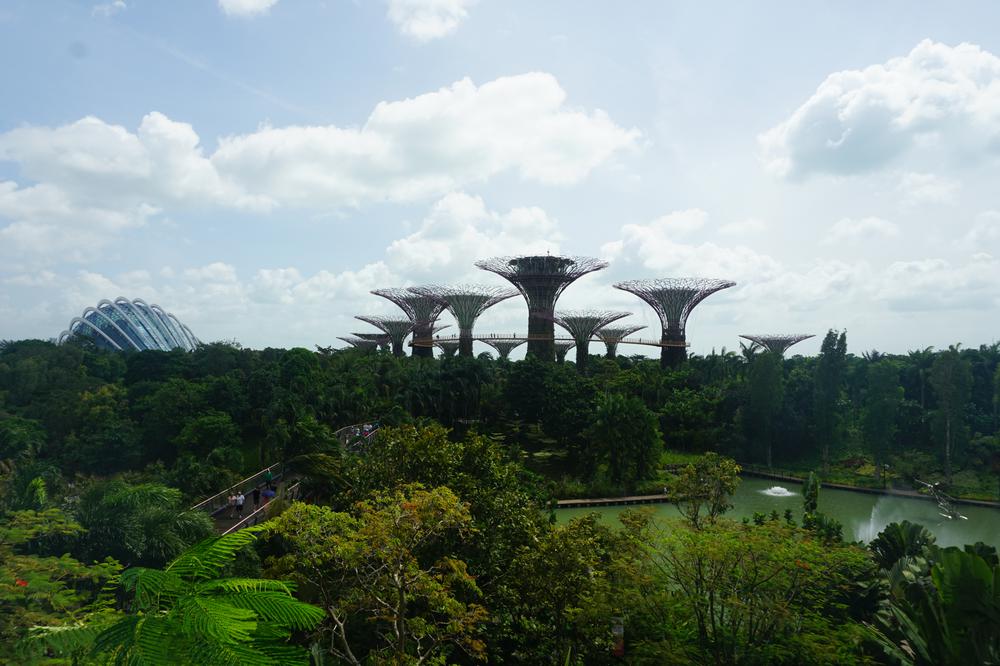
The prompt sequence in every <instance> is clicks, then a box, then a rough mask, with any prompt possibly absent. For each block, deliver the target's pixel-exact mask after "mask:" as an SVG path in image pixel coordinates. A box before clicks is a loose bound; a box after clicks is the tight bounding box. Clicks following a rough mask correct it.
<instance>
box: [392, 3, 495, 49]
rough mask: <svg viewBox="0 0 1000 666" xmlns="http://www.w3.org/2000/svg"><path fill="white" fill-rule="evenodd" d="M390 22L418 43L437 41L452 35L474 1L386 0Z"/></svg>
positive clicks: (467, 14) (466, 15) (466, 16)
mask: <svg viewBox="0 0 1000 666" xmlns="http://www.w3.org/2000/svg"><path fill="white" fill-rule="evenodd" d="M388 1H389V10H388V17H389V20H390V21H392V22H393V24H395V26H396V28H397V29H398V30H399V31H400V32H401V33H403V34H404V35H407V36H408V37H412V38H413V39H415V40H417V41H418V42H427V41H430V40H432V39H438V38H440V37H444V36H446V35H449V34H451V33H452V32H454V31H455V30H456V29H457V28H458V26H459V24H460V23H461V22H462V21H464V20H465V19H466V18H468V16H469V7H471V6H472V5H474V4H476V0H388Z"/></svg>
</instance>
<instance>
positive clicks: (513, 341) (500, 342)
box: [479, 338, 526, 361]
mask: <svg viewBox="0 0 1000 666" xmlns="http://www.w3.org/2000/svg"><path fill="white" fill-rule="evenodd" d="M479 341H480V342H485V343H486V344H488V345H489V346H490V347H493V349H496V350H497V353H498V354H500V358H502V359H503V360H505V361H506V360H507V359H509V358H510V353H511V352H512V351H514V350H515V349H517V348H518V347H520V346H521V345H523V344H524V343H525V342H526V341H525V340H518V339H517V338H479Z"/></svg>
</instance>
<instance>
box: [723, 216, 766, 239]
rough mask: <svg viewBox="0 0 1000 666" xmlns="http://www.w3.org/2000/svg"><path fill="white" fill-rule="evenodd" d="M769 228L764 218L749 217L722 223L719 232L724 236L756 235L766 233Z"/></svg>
mask: <svg viewBox="0 0 1000 666" xmlns="http://www.w3.org/2000/svg"><path fill="white" fill-rule="evenodd" d="M768 228H769V227H768V224H767V222H765V221H764V220H761V219H758V218H756V217H748V218H747V219H745V220H739V221H737V222H730V223H728V224H724V225H722V227H720V228H719V233H720V234H722V235H724V236H754V235H756V234H761V233H764V232H765V231H767V230H768Z"/></svg>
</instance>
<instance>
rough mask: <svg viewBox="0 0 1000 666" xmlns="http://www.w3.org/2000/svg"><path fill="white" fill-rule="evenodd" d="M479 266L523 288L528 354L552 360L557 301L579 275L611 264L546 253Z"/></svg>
mask: <svg viewBox="0 0 1000 666" xmlns="http://www.w3.org/2000/svg"><path fill="white" fill-rule="evenodd" d="M476 266H477V267H479V268H482V269H483V270H485V271H491V272H493V273H496V274H497V275H499V276H500V277H502V278H504V279H506V280H508V281H510V283H511V284H513V285H514V286H515V287H517V289H518V291H520V292H521V295H522V296H524V300H525V301H526V302H527V304H528V354H529V355H531V356H535V357H537V358H541V359H545V360H548V361H551V360H552V355H553V352H554V351H555V347H554V346H553V344H552V343H553V340H554V338H555V325H554V320H553V317H554V316H555V307H556V301H557V300H559V296H560V295H561V294H562V292H563V290H565V289H566V287H568V286H569V285H570V284H572V283H573V282H574V281H575V280H576V279H578V278H580V277H582V276H584V275H586V274H587V273H592V272H594V271H599V270H601V269H602V268H607V266H608V262H606V261H601V260H600V259H594V258H592V257H560V256H558V255H550V254H543V255H531V256H520V257H493V258H491V259H482V260H480V261H477V262H476Z"/></svg>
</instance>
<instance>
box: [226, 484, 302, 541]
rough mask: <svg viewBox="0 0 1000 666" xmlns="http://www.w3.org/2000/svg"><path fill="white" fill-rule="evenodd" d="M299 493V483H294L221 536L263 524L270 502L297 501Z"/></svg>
mask: <svg viewBox="0 0 1000 666" xmlns="http://www.w3.org/2000/svg"><path fill="white" fill-rule="evenodd" d="M299 491H300V485H299V482H298V481H296V482H295V483H293V484H292V485H290V486H288V487H287V488H285V489H284V490H282V491H281V493H280V494H279V495H277V496H276V497H275V498H274V499H272V500H269V501H267V502H264V503H263V504H261V505H260V506H259V507H258V508H257V510H256V511H254V512H253V513H251V514H250V515H249V516H247V517H246V518H244V519H243V520H241V521H239V522H237V523H235V524H234V525H232V526H231V527H230V528H229V529H227V530H226V531H225V532H223V533H222V534H223V536H225V535H226V534H232V533H233V532H236V531H237V530H241V529H243V528H244V527H250V526H251V525H257V524H259V523H262V522H264V521H265V520H267V517H268V516H267V512H268V509H269V508H270V507H271V502H273V501H274V500H275V499H287V500H297V499H299Z"/></svg>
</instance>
